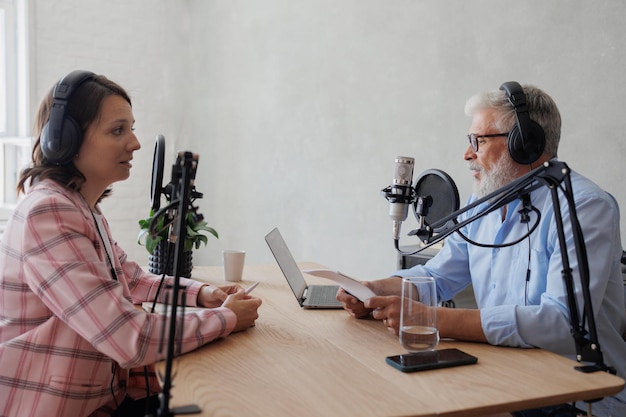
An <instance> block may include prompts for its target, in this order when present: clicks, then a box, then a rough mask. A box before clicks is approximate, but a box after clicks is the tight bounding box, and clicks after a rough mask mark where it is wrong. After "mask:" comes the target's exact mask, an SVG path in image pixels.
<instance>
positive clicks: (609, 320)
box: [394, 173, 626, 416]
mask: <svg viewBox="0 0 626 417" xmlns="http://www.w3.org/2000/svg"><path fill="white" fill-rule="evenodd" d="M571 179H572V188H573V192H574V199H575V202H576V212H577V215H578V219H579V222H580V224H581V226H582V230H583V236H584V240H585V246H586V250H587V254H588V259H589V272H590V292H591V299H592V304H593V309H594V311H595V321H596V327H597V331H598V339H599V342H600V346H601V350H602V352H603V354H604V362H605V363H606V364H607V365H610V366H613V367H615V368H616V369H617V374H618V375H619V376H621V377H622V378H624V377H626V342H624V339H623V338H622V334H623V333H624V331H625V330H626V313H625V305H624V283H623V278H622V274H621V267H620V257H621V253H622V245H621V241H620V224H619V209H618V206H617V203H616V202H615V200H614V199H613V197H612V196H611V195H609V194H608V193H606V192H605V191H603V190H602V189H600V188H599V187H598V186H597V185H595V184H594V183H593V182H591V181H590V180H588V179H587V178H585V177H583V176H581V175H578V174H576V173H572V176H571ZM559 198H560V205H561V210H562V213H563V221H564V223H565V238H566V240H567V253H568V256H569V263H570V267H571V268H572V270H573V281H574V285H575V292H576V296H577V303H578V310H579V317H582V309H583V306H584V303H583V299H582V292H581V289H580V288H581V287H580V281H579V275H578V272H577V271H578V262H577V258H576V252H575V246H574V239H573V236H572V230H571V226H570V215H569V209H568V207H567V203H566V202H565V198H564V197H563V194H562V193H561V192H559ZM476 199H477V197H476V196H473V195H472V196H471V197H470V198H469V200H468V204H470V203H471V202H473V201H475V200H476ZM531 202H532V205H533V206H534V207H536V208H537V209H538V210H539V212H540V213H541V214H540V218H539V224H538V226H537V229H536V230H535V231H534V232H533V233H532V234H531V235H530V236H529V237H528V238H526V239H523V240H522V242H520V243H518V244H515V245H512V246H510V247H503V248H486V247H481V246H478V245H475V244H470V243H468V242H467V241H466V240H464V239H463V238H462V237H461V236H459V234H458V233H453V234H452V235H450V236H449V237H447V238H446V240H445V244H444V245H443V248H442V249H441V250H440V251H439V253H438V254H437V255H436V256H435V257H434V258H433V259H431V260H430V261H428V262H427V263H426V264H425V265H417V266H415V267H413V268H411V269H407V270H402V271H397V272H396V273H394V275H398V276H410V275H430V276H433V277H435V278H436V281H437V291H438V294H439V297H440V299H441V300H449V299H452V298H453V297H454V296H455V295H456V294H458V293H459V292H460V291H461V290H463V289H464V288H465V287H467V286H468V285H469V284H472V286H473V290H474V294H475V296H476V303H477V306H478V308H479V309H480V317H481V324H482V328H483V331H484V333H485V336H486V337H487V340H488V341H489V343H491V344H493V345H503V346H517V347H524V348H528V347H538V348H542V349H547V350H550V351H553V352H556V353H560V354H564V355H568V356H570V355H574V354H575V353H576V350H575V344H574V340H573V338H572V335H571V333H570V329H571V326H570V321H569V309H568V302H567V295H566V287H565V284H564V281H563V278H562V274H561V271H562V269H563V264H562V259H561V250H560V246H559V239H558V235H557V223H556V220H555V215H554V210H553V205H552V198H551V193H550V190H549V189H548V188H547V187H541V188H539V189H537V190H535V191H533V192H532V193H531ZM488 205H489V203H485V204H483V205H480V206H477V207H475V208H473V209H471V210H469V211H468V212H466V213H464V214H463V215H462V216H460V217H459V221H462V220H464V219H466V218H469V217H472V216H474V215H476V214H478V213H480V212H483V211H484V209H485V208H486V207H487V206H488ZM521 208H522V204H521V201H519V200H516V201H514V202H512V203H510V204H508V206H507V207H506V214H505V215H504V217H503V211H502V210H495V211H494V212H492V213H490V214H488V215H486V216H484V217H482V218H480V219H478V220H476V221H474V222H472V223H470V224H468V225H466V226H464V227H463V228H461V229H460V232H461V233H463V234H464V235H465V236H466V237H468V238H469V239H471V240H472V241H474V242H476V243H479V244H480V243H482V244H491V245H492V244H505V243H509V242H513V241H515V240H517V239H519V238H520V237H523V236H524V235H525V234H527V233H528V230H529V228H532V227H533V225H534V224H535V223H536V221H537V219H538V215H537V214H536V213H532V214H531V215H530V217H531V219H530V222H528V223H522V222H520V214H519V212H518V211H519V210H520V209H521ZM593 411H594V414H595V415H599V416H603V415H606V416H610V415H613V416H626V391H622V392H621V393H620V394H618V395H617V396H616V397H613V398H610V399H605V400H604V401H602V402H600V403H594V406H593Z"/></svg>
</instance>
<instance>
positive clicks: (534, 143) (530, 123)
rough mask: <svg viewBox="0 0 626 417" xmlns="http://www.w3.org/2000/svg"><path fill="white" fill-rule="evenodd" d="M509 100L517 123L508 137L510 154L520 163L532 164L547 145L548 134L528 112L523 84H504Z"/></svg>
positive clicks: (501, 88) (513, 82)
mask: <svg viewBox="0 0 626 417" xmlns="http://www.w3.org/2000/svg"><path fill="white" fill-rule="evenodd" d="M500 90H504V91H505V92H506V95H507V97H508V99H509V102H510V103H511V105H512V106H513V108H514V109H515V117H516V119H517V123H516V125H515V126H513V128H512V129H511V132H510V133H509V138H508V147H509V154H510V155H511V158H513V160H514V161H515V162H517V163H519V164H522V165H530V164H532V163H533V162H535V161H536V160H537V159H539V157H540V156H541V154H542V153H543V149H544V148H545V146H546V135H545V132H544V131H543V128H542V127H541V126H540V125H539V123H537V122H535V121H534V120H531V118H530V115H529V113H528V104H527V103H526V95H525V94H524V90H523V89H522V86H521V85H519V84H518V83H517V82H515V81H510V82H506V83H504V84H502V85H501V86H500Z"/></svg>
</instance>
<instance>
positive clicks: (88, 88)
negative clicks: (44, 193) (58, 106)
mask: <svg viewBox="0 0 626 417" xmlns="http://www.w3.org/2000/svg"><path fill="white" fill-rule="evenodd" d="M55 86H56V85H55ZM53 92H54V86H53V87H52V88H51V89H50V91H48V94H46V96H45V97H44V99H43V100H42V101H41V104H40V105H39V110H37V115H36V118H35V125H34V128H33V130H34V132H33V134H34V136H35V137H36V138H37V140H36V141H35V145H34V146H33V153H32V162H31V166H30V167H28V168H26V169H24V170H23V171H22V172H21V174H20V179H19V182H18V183H17V187H16V188H17V192H18V194H19V193H23V192H24V188H25V184H26V182H27V181H29V180H30V181H29V185H32V183H33V181H35V180H43V179H51V180H53V181H56V182H58V183H59V184H61V185H63V186H64V187H67V188H69V189H72V190H76V191H79V190H80V188H81V186H82V185H83V184H84V183H85V176H84V175H83V174H82V173H81V172H80V171H79V170H78V169H77V168H76V166H74V163H73V162H69V163H68V164H65V165H56V164H52V163H50V162H49V161H48V160H47V159H46V157H45V156H44V154H43V152H42V151H41V143H40V142H41V131H42V130H43V128H44V126H45V125H46V123H48V119H49V118H50V109H51V107H52V101H53V98H52V95H53ZM112 95H117V96H120V97H122V98H123V99H124V100H126V101H127V102H128V104H130V105H131V106H132V103H131V101H130V97H129V96H128V93H127V92H126V91H125V90H124V89H123V88H122V87H120V86H119V85H118V84H116V83H114V82H113V81H111V80H109V79H108V78H106V77H105V76H103V75H96V76H95V77H94V78H93V79H91V80H89V81H86V82H84V83H83V84H81V85H80V86H79V87H78V88H77V89H76V91H75V92H74V93H73V94H72V96H71V97H70V98H69V101H68V105H67V113H68V115H69V116H70V117H72V118H73V119H74V120H75V121H76V122H77V123H78V125H79V126H80V127H81V129H82V131H83V134H84V133H85V132H86V131H87V129H88V128H89V126H90V125H91V124H92V123H94V121H95V120H96V119H97V118H98V115H99V114H100V108H101V107H102V102H103V101H104V99H105V98H106V97H108V96H112ZM81 140H82V138H81ZM109 194H110V189H107V190H106V191H105V192H104V194H103V195H102V197H101V198H103V197H106V196H107V195H109Z"/></svg>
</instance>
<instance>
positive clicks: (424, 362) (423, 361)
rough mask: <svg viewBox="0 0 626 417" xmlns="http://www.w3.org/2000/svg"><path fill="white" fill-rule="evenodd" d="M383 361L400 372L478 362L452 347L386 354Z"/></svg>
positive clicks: (476, 359)
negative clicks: (393, 354) (401, 353)
mask: <svg viewBox="0 0 626 417" xmlns="http://www.w3.org/2000/svg"><path fill="white" fill-rule="evenodd" d="M385 361H386V362H387V363H388V364H389V365H391V366H393V367H394V368H396V369H398V370H400V371H402V372H417V371H425V370H428V369H437V368H449V367H452V366H461V365H471V364H474V363H476V362H478V358H477V357H475V356H472V355H470V354H468V353H465V352H463V351H460V350H458V349H454V348H452V349H442V350H433V351H429V352H419V353H407V354H403V355H395V356H388V357H386V358H385Z"/></svg>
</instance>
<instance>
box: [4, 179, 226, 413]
mask: <svg viewBox="0 0 626 417" xmlns="http://www.w3.org/2000/svg"><path fill="white" fill-rule="evenodd" d="M105 227H106V236H105V238H108V239H110V240H111V245H112V247H113V251H114V259H113V263H114V267H115V271H116V274H117V277H118V279H119V280H118V281H116V280H114V279H113V278H112V277H111V273H110V269H109V266H108V265H107V256H106V252H105V248H104V245H103V244H102V241H101V238H100V236H99V234H98V230H97V228H96V225H95V223H94V219H93V216H92V214H91V212H90V210H89V207H88V206H87V204H86V203H85V202H84V200H83V199H82V197H81V196H80V194H79V193H77V192H72V191H69V190H67V189H65V188H63V187H61V186H60V185H58V184H57V183H55V182H53V181H41V182H39V183H37V184H36V185H34V186H33V187H32V188H31V190H30V191H29V192H28V193H27V195H26V197H25V198H24V199H23V201H21V203H20V204H19V205H18V207H17V209H16V210H15V212H14V213H13V216H12V218H11V220H10V221H9V223H8V225H7V229H6V232H5V234H4V237H3V239H2V242H1V244H0V274H2V275H1V276H0V416H7V417H9V416H10V417H18V416H19V417H27V416H45V417H54V416H58V417H70V416H72V417H80V416H98V415H108V414H110V413H111V411H112V410H113V409H114V408H115V404H116V401H117V403H118V404H119V403H121V402H122V400H123V398H124V397H125V396H126V395H131V396H134V397H140V396H141V394H143V395H145V392H146V391H145V384H143V386H141V385H137V384H136V383H135V378H134V377H133V375H135V374H136V377H137V378H136V379H137V381H138V382H139V383H141V382H143V373H142V372H140V373H138V374H137V373H136V372H135V371H133V372H130V370H131V368H136V367H143V366H144V365H149V364H152V363H154V362H156V361H158V360H160V359H163V358H164V356H165V352H166V348H165V347H164V348H163V350H162V353H159V352H158V350H159V345H160V341H161V340H160V339H161V328H162V324H163V320H165V319H166V318H165V317H164V316H162V315H159V314H147V313H145V312H143V311H140V310H139V309H137V307H136V306H135V305H134V304H139V303H141V302H143V301H152V300H153V299H154V297H155V294H156V291H157V287H158V283H159V278H160V277H158V276H155V275H152V274H149V273H147V272H145V271H143V270H142V269H141V268H140V267H139V266H138V265H137V264H136V263H134V262H130V261H127V259H126V254H125V253H124V252H123V251H122V249H120V248H119V247H118V246H117V244H116V242H114V241H113V240H112V239H111V235H110V231H109V229H108V226H107V225H106V222H105ZM181 285H185V286H187V287H188V296H187V300H188V304H189V305H194V303H195V302H196V298H197V294H198V291H199V290H200V287H201V286H202V285H203V284H201V283H199V282H195V281H193V280H186V279H181ZM184 320H185V324H184V334H183V341H182V350H183V352H188V351H191V350H193V349H196V348H197V347H199V346H201V345H203V344H205V343H207V342H209V341H211V340H214V339H216V338H219V337H223V336H226V335H228V334H229V333H230V332H231V331H232V329H233V328H234V326H235V323H236V317H235V314H234V313H233V312H232V311H231V310H229V309H227V308H215V309H206V310H202V311H198V312H195V313H190V314H186V315H185V319H184ZM113 369H115V372H114V371H113ZM157 389H158V386H157V385H155V379H154V378H151V390H152V392H155V390H157ZM112 391H113V392H114V393H115V399H114V397H113V394H112Z"/></svg>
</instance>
